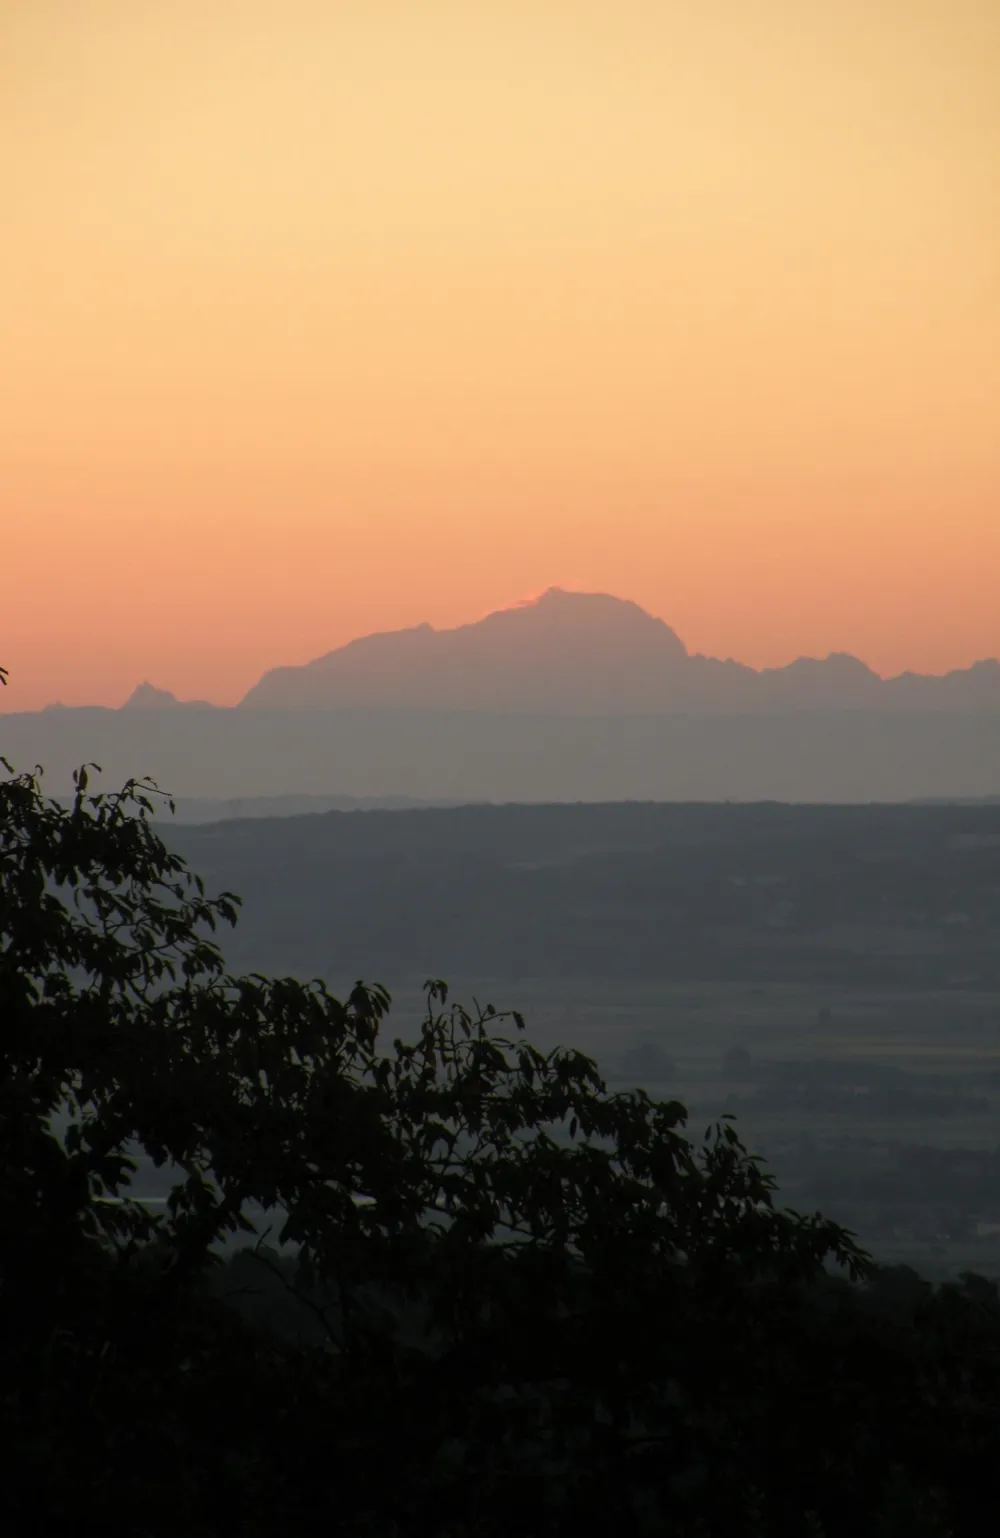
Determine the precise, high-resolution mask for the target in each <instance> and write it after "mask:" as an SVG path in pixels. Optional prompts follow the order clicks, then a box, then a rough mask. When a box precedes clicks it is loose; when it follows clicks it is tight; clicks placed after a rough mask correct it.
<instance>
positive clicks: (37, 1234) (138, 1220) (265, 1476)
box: [0, 766, 1000, 1538]
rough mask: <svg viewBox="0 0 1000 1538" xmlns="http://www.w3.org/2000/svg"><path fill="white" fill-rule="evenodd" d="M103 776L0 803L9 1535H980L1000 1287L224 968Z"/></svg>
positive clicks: (728, 1148)
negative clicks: (257, 1226)
mask: <svg viewBox="0 0 1000 1538" xmlns="http://www.w3.org/2000/svg"><path fill="white" fill-rule="evenodd" d="M6 767H7V768H8V769H9V766H6ZM88 790H89V787H88V780H87V774H86V772H85V771H81V773H80V774H79V776H78V781H77V794H76V797H75V800H74V802H73V804H72V806H71V807H69V808H66V807H60V806H59V805H57V804H56V803H54V802H52V801H48V800H46V799H45V798H44V796H43V795H42V792H41V787H40V783H39V780H38V778H37V777H36V776H32V775H15V774H14V773H13V771H10V774H9V777H8V778H7V779H5V780H4V781H2V782H0V1031H2V1036H0V1043H2V1045H0V1051H2V1077H0V1175H2V1182H3V1185H2V1189H3V1231H2V1236H0V1310H2V1312H0V1361H2V1371H3V1382H2V1403H3V1426H2V1445H3V1448H4V1454H5V1459H6V1468H5V1478H4V1498H5V1514H4V1529H3V1530H4V1532H5V1533H10V1534H11V1535H12V1538H27V1535H29V1534H30V1535H36V1534H37V1535H42V1534H44V1535H45V1538H57V1535H63V1534H65V1535H69V1534H78V1533H91V1532H94V1533H101V1534H102V1535H104V1538H117V1535H121V1538H180V1535H184V1538H223V1535H224V1538H240V1535H243V1538H264V1535H267V1538H271V1535H277V1534H279V1533H281V1534H285V1533H289V1534H293V1533H294V1534H296V1535H302V1538H311V1535H312V1534H314V1533H319V1532H337V1533H343V1534H346V1535H357V1538H362V1535H368V1534H370V1535H378V1538H391V1535H393V1534H404V1533H406V1534H409V1533H434V1534H440V1535H442V1538H445V1535H447V1534H453V1535H456V1538H457V1535H469V1538H471V1535H473V1534H476V1535H484V1538H486V1535H490V1538H492V1535H500V1534H505V1535H506V1534H511V1533H519V1534H527V1535H532V1534H539V1535H541V1534H563V1533H566V1534H569V1533H574V1534H577V1533H584V1532H602V1533H612V1532H614V1533H622V1534H628V1533H639V1532H644V1531H648V1532H655V1533H663V1532H670V1533H674V1534H678V1535H686V1538H695V1535H711V1538H714V1535H719V1538H729V1535H732V1538H755V1535H758V1538H770V1535H787V1534H802V1535H806V1534H812V1535H821V1534H825V1535H828V1538H840V1535H844V1538H847V1535H850V1538H857V1535H861V1534H872V1535H875V1534H882V1535H899V1538H904V1535H905V1538H913V1535H917V1534H921V1533H924V1534H928V1535H933V1538H945V1535H946V1534H949V1533H951V1534H955V1535H964V1534H966V1533H968V1534H971V1533H973V1532H976V1533H977V1534H978V1533H979V1532H980V1531H981V1526H980V1522H981V1517H980V1515H979V1508H980V1504H981V1503H982V1501H983V1499H984V1497H986V1496H989V1495H991V1494H992V1492H993V1489H994V1486H995V1479H996V1475H995V1470H996V1468H997V1467H998V1466H1000V1457H998V1455H1000V1306H998V1302H997V1295H996V1290H995V1288H993V1287H991V1286H990V1285H989V1284H987V1283H984V1282H982V1281H981V1280H980V1279H977V1278H968V1279H966V1281H965V1283H964V1284H963V1285H962V1286H961V1287H953V1288H945V1289H941V1290H939V1291H937V1292H932V1291H931V1290H930V1289H928V1288H926V1287H925V1286H923V1285H922V1284H920V1282H919V1279H917V1278H913V1277H911V1276H908V1275H902V1276H900V1275H896V1274H892V1273H890V1274H885V1273H881V1274H880V1273H877V1272H876V1271H875V1270H874V1268H873V1267H872V1266H871V1264H870V1262H869V1261H868V1259H867V1257H866V1256H864V1255H863V1254H862V1253H861V1251H860V1250H859V1249H858V1248H857V1246H856V1245H855V1244H854V1242H853V1239H852V1236H851V1235H850V1234H849V1233H848V1232H846V1231H845V1230H844V1229H842V1228H840V1227H839V1226H838V1225H836V1224H833V1223H830V1222H826V1221H824V1220H823V1219H822V1218H821V1217H819V1216H801V1215H799V1214H796V1213H792V1212H789V1211H782V1210H780V1209H778V1208H777V1206H776V1205H775V1203H774V1200H773V1180H772V1179H771V1177H770V1176H769V1175H768V1174H767V1173H766V1172H765V1171H764V1170H763V1169H762V1167H761V1165H760V1163H759V1161H757V1160H755V1159H753V1158H751V1157H750V1156H749V1155H748V1154H747V1153H746V1151H745V1149H744V1148H743V1147H742V1145H741V1143H740V1142H739V1139H738V1138H737V1135H736V1132H735V1130H734V1127H733V1125H732V1123H731V1122H730V1121H723V1122H720V1123H718V1124H717V1125H715V1126H714V1127H710V1128H708V1129H707V1132H706V1135H705V1138H704V1139H703V1140H702V1141H701V1142H700V1143H696V1142H693V1141H691V1140H689V1139H688V1138H687V1137H686V1136H685V1135H684V1131H683V1129H684V1127H685V1123H686V1113H685V1111H684V1108H683V1107H682V1106H681V1105H680V1104H678V1103H676V1102H667V1103H660V1102H655V1101H653V1100H651V1099H650V1098H649V1097H648V1096H647V1095H646V1094H644V1093H643V1092H642V1091H636V1092H629V1093H618V1094H615V1093H611V1092H609V1090H608V1089H607V1087H606V1085H605V1084H604V1083H603V1081H602V1080H601V1078H600V1076H599V1074H598V1072H597V1069H596V1067H595V1065H594V1064H593V1063H592V1062H591V1061H590V1060H589V1059H587V1058H586V1057H584V1056H583V1055H582V1054H580V1053H576V1052H572V1051H565V1050H557V1051H554V1052H551V1053H549V1054H545V1055H543V1054H542V1053H540V1052H539V1051H537V1050H536V1049H535V1048H533V1047H532V1046H531V1045H530V1043H529V1042H528V1041H527V1040H526V1037H525V1035H524V1031H523V1022H522V1021H521V1020H520V1018H519V1017H518V1016H516V1015H513V1016H502V1015H498V1014H497V1013H496V1012H495V1011H494V1010H493V1009H492V1008H490V1007H486V1008H482V1009H480V1008H479V1007H478V1006H477V1007H476V1008H475V1010H473V1011H472V1012H468V1011H466V1010H465V1009H463V1008H460V1007H457V1006H449V1004H448V999H447V989H446V987H445V985H444V984H443V983H439V982H434V983H431V984H429V985H428V1008H427V1015H426V1019H425V1021H424V1025H423V1028H422V1031H421V1033H420V1036H419V1039H418V1040H417V1041H416V1042H411V1043H405V1042H403V1041H402V1040H399V1039H397V1040H395V1041H393V1042H391V1044H390V1043H386V1042H385V1041H384V1029H383V1027H384V1023H385V1018H386V1014H387V1010H388V1005H389V999H388V996H387V994H386V993H385V991H384V990H383V989H381V988H379V987H377V986H365V985H364V984H362V983H360V982H359V983H358V985H357V986H356V988H355V989H354V991H353V992H352V994H351V995H350V997H349V998H348V999H347V1000H346V1002H342V1001H340V1000H338V999H336V998H334V997H333V996H332V995H331V994H330V993H329V992H328V991H327V989H326V988H325V987H324V986H323V985H322V984H320V983H318V982H317V983H311V984H305V983H301V982H298V981H296V980H294V979H291V978H282V977H278V978H268V977H264V976H260V975H251V976H245V977H240V976H233V975H231V974H230V973H228V972H227V971H226V969H225V966H224V963H223V959H222V956H221V953H220V951H219V949H218V948H217V946H216V945H215V943H214V941H213V939H212V937H211V936H212V931H213V929H214V928H215V927H216V925H217V924H219V923H220V922H223V923H233V922H234V921H235V919H236V915H237V909H238V900H237V899H236V898H235V897H233V896H232V895H231V894H229V893H223V894H222V895H221V896H219V897H216V898H210V897H208V896H206V894H205V890H204V886H203V884H202V882H201V880H200V879H199V878H198V877H196V876H195V875H193V874H192V873H191V872H190V871H189V870H188V868H187V866H186V865H185V864H184V862H183V861H182V860H181V859H180V858H179V857H178V856H177V855H176V854H173V853H171V852H170V850H169V849H168V848H167V847H166V846H165V845H164V843H163V842H162V841H161V839H160V838H159V836H158V835H157V834H156V833H155V831H154V830H153V827H152V825H151V822H150V819H149V816H148V813H149V812H150V811H151V808H152V798H153V797H155V796H156V795H157V794H158V793H157V792H156V790H155V787H153V786H151V785H149V784H144V783H136V782H132V783H130V784H129V785H128V786H126V787H125V789H124V791H122V792H121V793H119V794H115V795H110V796H103V795H94V794H88ZM60 1118H62V1119H63V1122H64V1123H65V1130H64V1131H60V1130H59V1125H58V1123H59V1119H60ZM139 1152H141V1153H142V1154H144V1155H145V1156H147V1157H149V1158H151V1159H152V1160H153V1161H154V1162H155V1163H156V1164H158V1165H159V1166H161V1167H164V1168H167V1169H169V1170H170V1171H171V1172H172V1175H173V1177H174V1178H173V1187H172V1193H171V1196H170V1199H169V1202H168V1203H167V1205H166V1207H165V1208H164V1209H163V1210H162V1211H160V1212H157V1211H152V1210H150V1209H149V1208H148V1207H145V1206H143V1204H142V1203H141V1202H139V1201H137V1200H136V1199H135V1198H134V1194H133V1193H132V1191H131V1189H130V1181H131V1177H132V1175H133V1173H134V1170H135V1156H136V1155H137V1154H138V1153H139ZM260 1208H264V1209H267V1210H269V1211H271V1212H276V1213H278V1214H280V1216H279V1217H278V1218H277V1219H276V1220H275V1221H276V1225H277V1231H276V1232H275V1234H274V1239H275V1240H276V1241H278V1242H279V1243H280V1245H281V1246H284V1247H285V1248H282V1249H278V1248H275V1247H273V1246H268V1245H266V1244H263V1243H261V1242H256V1243H254V1242H253V1241H252V1235H253V1225H252V1222H251V1214H252V1213H253V1212H255V1211H257V1210H259V1209H260ZM240 1233H244V1234H246V1235H247V1236H248V1242H247V1247H246V1248H245V1249H244V1250H243V1251H241V1252H240V1253H238V1254H237V1256H236V1257H235V1258H232V1259H230V1260H229V1261H228V1262H227V1263H223V1262H222V1261H221V1260H220V1256H219V1245H220V1242H221V1241H223V1240H225V1239H226V1238H227V1237H231V1236H232V1235H234V1234H237V1235H238V1234H240ZM289 1246H292V1247H293V1248H291V1249H289V1248H288V1247H289ZM838 1268H839V1271H838ZM834 1273H837V1274H834Z"/></svg>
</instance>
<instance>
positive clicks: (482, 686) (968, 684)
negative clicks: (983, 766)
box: [239, 588, 1000, 716]
mask: <svg viewBox="0 0 1000 1538" xmlns="http://www.w3.org/2000/svg"><path fill="white" fill-rule="evenodd" d="M350 707H355V708H358V707H360V708H368V709H419V710H462V711H469V710H475V711H502V712H518V713H527V714H531V713H544V714H556V715H584V716H605V715H612V716H620V715H636V714H639V715H641V714H656V715H658V714H662V713H664V712H682V713H695V714H702V713H706V712H707V713H711V714H715V713H722V714H729V713H734V714H743V713H749V714H758V713H760V712H765V713H770V712H771V711H785V710H789V709H813V710H831V709H835V710H844V709H850V710H855V709H873V708H874V709H883V710H941V709H949V708H956V709H962V710H970V709H971V710H977V709H1000V664H998V663H997V662H996V661H995V660H991V661H986V662H979V663H976V664H975V665H974V666H973V667H971V668H968V669H965V670H961V671H957V672H953V673H949V674H947V675H945V676H943V677H923V676H921V675H918V674H914V673H904V674H902V675H900V677H898V678H894V679H888V680H883V679H881V678H880V677H879V676H878V674H877V673H874V672H873V671H872V670H871V668H869V667H867V666H866V664H865V663H863V662H861V661H859V660H858V658H856V657H852V656H850V655H847V654H845V653H834V654H832V655H830V656H828V657H826V658H822V659H821V658H814V657H800V658H798V659H797V660H796V661H794V662H792V663H790V664H788V666H786V667H780V668H765V669H763V670H761V671H759V672H758V671H757V670H755V669H754V668H750V667H747V666H745V665H744V664H742V663H739V662H735V661H733V660H732V659H727V660H725V661H722V660H719V659H717V658H712V657H704V656H702V655H700V654H692V653H689V652H688V650H687V648H686V647H685V645H684V643H683V642H682V641H681V640H680V638H679V637H678V636H677V634H676V633H675V632H674V631H673V630H671V628H670V626H669V625H667V624H665V622H664V621H663V620H661V619H656V618H654V617H653V616H652V615H651V614H647V613H646V611H645V610H644V609H642V608H640V607H639V605H638V604H636V603H632V602H630V601H629V600H627V599H622V598H615V597H612V596H610V595H609V594H607V593H577V592H567V591H565V590H563V589H561V588H550V589H549V590H548V591H547V592H546V593H544V594H543V595H542V596H541V597H540V598H538V599H536V600H535V601H533V602H531V603H525V604H519V605H517V606H516V607H515V608H510V609H501V610H498V611H496V612H495V613H492V614H488V615H487V616H486V618H485V619H481V620H478V621H476V622H475V623H473V624H468V625H460V626H458V627H457V628H455V629H451V630H435V629H434V628H433V627H432V626H431V625H427V624H424V625H417V626H414V627H412V628H410V629H405V630H393V631H385V632H380V633H377V634H374V635H368V636H362V637H360V638H359V639H357V640H354V641H350V642H348V644H347V645H345V646H341V647H338V648H337V650H335V651H331V652H328V653H327V654H326V655H325V656H322V657H317V658H316V659H315V660H314V661H312V662H307V663H304V664H302V665H301V666H293V667H277V668H273V669H271V670H270V671H268V672H267V673H265V674H264V675H263V677H262V678H261V679H260V680H259V682H258V683H256V684H255V685H254V687H253V688H252V689H250V690H249V692H248V693H247V694H246V695H245V696H244V698H243V699H242V700H241V701H240V706H239V708H241V709H256V710H330V709H343V708H350Z"/></svg>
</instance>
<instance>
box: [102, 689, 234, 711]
mask: <svg viewBox="0 0 1000 1538" xmlns="http://www.w3.org/2000/svg"><path fill="white" fill-rule="evenodd" d="M213 708H214V707H213V706H212V705H210V704H209V703H208V701H207V700H179V699H178V698H177V696H176V694H171V692H170V690H169V689H157V688H155V687H154V685H153V684H151V683H141V684H139V685H138V687H137V688H135V689H133V690H132V693H131V694H130V695H129V697H128V699H127V700H126V701H125V703H124V705H122V706H121V709H122V710H212V709H213Z"/></svg>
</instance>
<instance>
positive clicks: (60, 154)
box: [0, 0, 1000, 710]
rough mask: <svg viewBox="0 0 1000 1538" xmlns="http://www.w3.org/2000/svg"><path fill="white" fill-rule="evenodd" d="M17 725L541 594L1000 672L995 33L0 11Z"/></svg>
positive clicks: (180, 7) (491, 4) (209, 2)
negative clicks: (600, 598) (589, 596)
mask: <svg viewBox="0 0 1000 1538" xmlns="http://www.w3.org/2000/svg"><path fill="white" fill-rule="evenodd" d="M0 32H2V42H3V47H2V49H0V176H2V183H3V187H4V210H5V221H4V222H5V238H4V240H3V242H2V243H0V353H2V359H3V368H2V372H0V424H2V431H0V662H2V663H3V664H4V665H6V666H7V667H8V668H9V669H10V671H11V687H10V689H9V690H8V691H7V694H6V696H5V698H4V699H3V701H2V704H3V706H4V708H6V709H9V710H24V709H33V708H35V707H38V706H41V705H44V704H46V703H48V702H50V701H52V700H55V699H60V700H62V701H64V702H66V703H106V704H118V703H120V702H121V701H122V700H123V699H124V698H125V696H126V695H127V694H128V693H129V691H130V690H131V689H132V688H133V687H134V685H135V684H136V683H137V682H138V681H139V680H140V679H143V678H149V679H151V680H152V681H153V682H154V683H156V684H158V685H160V686H162V687H164V688H169V689H171V690H173V691H174V692H175V693H177V694H178V695H180V696H181V697H191V696H197V697H201V698H208V699H210V700H213V701H216V702H218V703H232V702H234V701H235V700H236V699H238V698H239V697H240V696H241V695H242V694H243V693H245V691H246V690H247V689H248V688H249V687H250V685H251V684H252V683H253V682H254V681H255V679H256V678H258V677H259V675H260V674H261V673H262V672H263V671H264V669H265V668H267V667H270V666H273V665H275V664H277V663H283V662H301V661H304V660H306V659H307V658H309V657H312V656H316V655H319V654H321V653H323V652H325V651H329V650H330V649H331V648H333V647H334V646H337V645H339V644H341V643H342V642H344V641H347V640H349V639H350V638H352V637H353V636H356V635H359V634H364V633H367V632H370V631H373V630H381V629H391V628H396V627H400V626H404V625H412V624H417V623H419V622H421V621H425V620H426V621H430V622H431V623H432V624H434V625H436V626H439V627H443V626H451V625H456V624H461V623H464V622H466V621H469V620H474V619H477V618H479V617H481V616H482V615H483V614H484V613H486V612H487V611H488V610H490V609H495V608H499V607H503V606H509V605H512V604H514V603H516V602H518V601H520V600H523V599H524V597H525V596H526V595H528V594H532V595H534V594H537V593H538V592H540V591H542V590H543V589H545V588H546V587H548V586H550V585H560V586H563V587H579V588H583V589H587V590H591V591H603V592H610V593H615V594H617V595H619V596H622V597H627V598H631V599H634V600H635V601H636V602H638V603H640V604H641V605H642V606H643V607H644V608H646V609H648V610H649V611H650V612H652V613H654V614H656V615H659V616H662V617H663V618H664V619H665V620H667V622H668V623H669V624H670V625H672V626H673V627H674V629H675V630H676V631H677V632H678V634H679V635H680V636H681V638H682V639H683V640H684V641H685V643H686V644H687V645H688V647H689V648H691V649H692V650H697V651H703V652H706V653H709V654H712V655H718V656H735V657H738V658H739V659H740V660H742V661H745V662H749V663H752V664H754V665H756V666H760V665H762V664H773V663H780V662H784V661H787V660H790V659H791V658H792V657H794V656H796V655H798V654H800V653H811V654H821V655H825V654H826V653H827V652H830V651H833V650H845V651H851V652H853V653H855V654H856V655H859V656H861V657H863V658H864V659H865V660H866V661H868V662H869V663H870V664H871V665H872V666H873V667H874V668H875V669H876V670H877V671H879V672H881V673H883V674H887V673H892V672H898V671H900V670H902V669H904V668H914V669H919V670H923V671H934V672H939V671H944V670H946V669H947V668H949V667H956V666H965V665H967V664H968V663H970V662H972V661H973V660H975V659H977V658H980V657H984V656H991V655H996V654H998V653H1000V92H998V90H997V82H998V80H1000V6H998V5H997V4H996V3H995V0H882V3H880V4H872V3H871V0H842V3H840V4H838V5H836V6H833V5H830V4H828V3H824V4H819V3H818V0H716V3H714V4H705V5H690V4H681V3H676V4H674V3H660V4H652V3H649V0H614V3H612V0H591V3H588V0H574V3H573V4H570V3H569V0H552V3H549V0H533V3H531V4H529V3H527V0H503V3H500V0H478V3H476V4H469V3H467V0H466V3H460V0H427V3H426V4H423V5H410V4H404V3H402V0H364V3H359V4H355V5H350V4H331V3H327V0H241V3H240V4H239V5H233V4H230V3H226V0H172V3H171V4H169V5H164V4H162V3H154V0H77V3H74V4H72V5H67V4H62V3H58V0H30V3H25V0H0Z"/></svg>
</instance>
